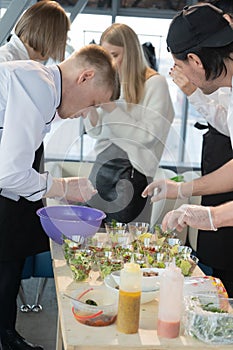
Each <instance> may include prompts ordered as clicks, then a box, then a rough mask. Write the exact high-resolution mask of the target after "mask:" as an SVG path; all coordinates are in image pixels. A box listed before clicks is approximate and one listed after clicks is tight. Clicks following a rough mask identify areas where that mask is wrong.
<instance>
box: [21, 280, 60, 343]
mask: <svg viewBox="0 0 233 350" xmlns="http://www.w3.org/2000/svg"><path fill="white" fill-rule="evenodd" d="M38 281H39V279H38V278H31V279H28V280H24V281H23V283H24V290H25V296H26V302H27V303H28V304H29V305H33V304H34V301H35V296H36V288H37V284H38ZM21 304H22V302H21V300H20V299H19V298H18V306H19V310H18V317H17V331H18V332H19V333H20V334H21V335H22V336H23V337H25V338H26V339H27V340H28V341H30V342H32V343H34V344H39V345H42V346H43V347H44V350H55V348H56V327H57V301H56V292H55V285H54V279H53V278H49V279H48V281H47V284H46V286H45V289H44V293H43V295H42V297H41V301H40V304H41V305H42V307H43V309H42V311H40V312H38V313H36V312H32V311H30V312H28V313H23V312H21V311H20V306H21Z"/></svg>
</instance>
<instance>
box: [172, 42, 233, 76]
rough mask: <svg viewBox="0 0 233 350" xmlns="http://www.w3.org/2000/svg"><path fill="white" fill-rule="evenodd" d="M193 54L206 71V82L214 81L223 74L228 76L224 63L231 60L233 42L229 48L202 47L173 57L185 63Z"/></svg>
mask: <svg viewBox="0 0 233 350" xmlns="http://www.w3.org/2000/svg"><path fill="white" fill-rule="evenodd" d="M190 52H192V53H194V54H196V55H197V56H198V57H199V58H200V60H201V62H202V64H203V67H204V69H205V77H206V80H214V79H216V78H217V77H219V76H220V75H221V74H222V72H225V75H226V74H227V68H226V65H225V63H224V59H230V60H232V58H231V57H230V55H231V54H232V52H233V42H232V43H230V44H229V45H227V46H223V47H200V46H197V47H196V48H195V47H194V48H192V49H189V50H187V51H184V52H182V53H180V54H173V56H174V57H175V58H176V59H178V60H181V61H185V60H186V59H187V55H188V54H189V53H190Z"/></svg>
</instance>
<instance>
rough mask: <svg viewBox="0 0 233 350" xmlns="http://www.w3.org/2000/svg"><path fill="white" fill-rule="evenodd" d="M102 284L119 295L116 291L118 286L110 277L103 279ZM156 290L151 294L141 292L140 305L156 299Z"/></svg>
mask: <svg viewBox="0 0 233 350" xmlns="http://www.w3.org/2000/svg"><path fill="white" fill-rule="evenodd" d="M104 283H105V285H106V287H108V288H110V289H111V290H113V291H114V292H115V293H116V294H117V295H118V294H119V290H118V289H116V287H117V286H118V284H117V283H116V282H115V281H114V279H113V277H112V276H111V275H108V276H107V277H105V279H104ZM158 290H159V287H158ZM158 290H156V291H155V290H154V291H153V292H142V294H141V304H146V303H149V302H150V301H152V300H154V299H155V298H157V297H158Z"/></svg>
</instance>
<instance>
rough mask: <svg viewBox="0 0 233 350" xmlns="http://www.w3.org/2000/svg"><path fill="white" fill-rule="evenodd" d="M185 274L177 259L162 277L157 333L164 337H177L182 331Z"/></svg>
mask: <svg viewBox="0 0 233 350" xmlns="http://www.w3.org/2000/svg"><path fill="white" fill-rule="evenodd" d="M183 286H184V276H183V275H182V272H181V269H180V268H179V267H177V266H176V265H175V260H173V262H172V263H171V264H170V265H169V266H168V267H167V268H166V269H165V271H164V272H163V274H162V275H161V278H160V296H159V309H158V325H157V333H158V336H159V337H162V338H176V337H178V336H179V332H180V320H181V313H182V302H183Z"/></svg>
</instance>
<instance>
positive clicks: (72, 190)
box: [45, 177, 97, 202]
mask: <svg viewBox="0 0 233 350" xmlns="http://www.w3.org/2000/svg"><path fill="white" fill-rule="evenodd" d="M96 193H97V190H95V189H94V187H93V186H92V183H91V182H90V180H88V178H86V177H65V178H61V179H59V178H58V179H53V185H52V187H51V189H50V190H49V191H48V192H47V193H46V194H45V197H47V198H55V199H58V200H63V201H64V200H67V201H68V202H86V201H88V200H89V199H91V197H92V196H93V195H95V194H96Z"/></svg>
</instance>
